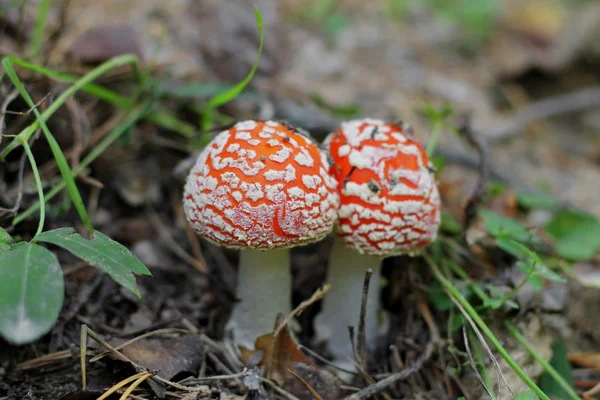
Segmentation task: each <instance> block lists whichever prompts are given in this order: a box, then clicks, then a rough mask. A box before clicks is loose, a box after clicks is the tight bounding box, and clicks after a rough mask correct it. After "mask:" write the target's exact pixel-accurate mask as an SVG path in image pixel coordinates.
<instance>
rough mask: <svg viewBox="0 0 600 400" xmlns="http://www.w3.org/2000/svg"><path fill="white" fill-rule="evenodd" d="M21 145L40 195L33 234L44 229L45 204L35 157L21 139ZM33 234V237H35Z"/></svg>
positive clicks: (27, 144) (37, 233)
mask: <svg viewBox="0 0 600 400" xmlns="http://www.w3.org/2000/svg"><path fill="white" fill-rule="evenodd" d="M21 145H22V146H23V147H24V148H25V153H27V158H28V159H29V163H30V164H31V170H32V171H33V177H34V178H35V185H36V187H37V191H38V196H39V197H40V221H39V222H38V229H37V232H36V233H35V236H37V235H39V234H40V233H42V231H43V230H44V222H45V220H46V204H45V203H44V188H43V187H42V180H41V179H40V173H39V171H38V168H37V163H36V162H35V157H34V156H33V153H32V152H31V147H29V143H27V142H25V141H23V143H21ZM35 236H34V237H33V238H34V239H35Z"/></svg>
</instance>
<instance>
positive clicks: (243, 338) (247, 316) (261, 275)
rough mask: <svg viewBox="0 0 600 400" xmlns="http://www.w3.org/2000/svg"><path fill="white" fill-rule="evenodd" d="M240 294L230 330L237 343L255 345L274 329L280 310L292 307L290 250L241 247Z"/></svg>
mask: <svg viewBox="0 0 600 400" xmlns="http://www.w3.org/2000/svg"><path fill="white" fill-rule="evenodd" d="M237 282H238V283H237V296H236V297H237V298H238V299H239V302H238V303H237V304H236V305H235V306H234V308H233V313H232V314H231V319H230V320H229V323H228V325H227V330H228V331H230V332H231V334H232V336H233V341H234V343H235V344H236V345H238V346H243V347H246V348H248V349H250V350H253V349H254V344H255V342H256V339H257V338H258V337H260V336H262V335H264V334H266V333H269V332H272V331H273V329H274V327H275V319H276V317H277V314H278V313H280V312H281V313H283V314H284V315H287V314H288V313H289V312H290V311H291V309H292V306H291V301H292V300H291V296H292V294H291V287H292V275H291V273H290V252H289V250H288V249H282V250H267V251H259V250H242V251H241V252H240V265H239V271H238V281H237Z"/></svg>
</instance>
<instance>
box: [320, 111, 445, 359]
mask: <svg viewBox="0 0 600 400" xmlns="http://www.w3.org/2000/svg"><path fill="white" fill-rule="evenodd" d="M325 147H326V150H327V152H328V157H329V160H330V164H331V165H330V173H331V174H332V175H333V176H334V177H335V178H336V180H337V181H338V193H339V195H340V207H339V211H338V225H337V229H336V231H337V235H336V238H335V241H334V245H333V249H332V251H331V254H330V258H329V269H328V277H327V280H328V282H329V283H331V284H332V287H331V289H330V291H329V293H328V294H327V296H326V297H325V299H324V301H323V309H322V311H321V313H320V314H319V315H318V316H317V318H316V319H315V330H316V333H317V337H318V339H321V340H327V341H328V349H329V351H330V352H331V353H332V355H333V356H334V358H335V359H337V360H338V361H339V362H341V363H345V362H346V360H347V358H348V357H351V356H352V347H351V342H350V341H349V339H348V326H350V325H353V326H357V324H358V320H359V313H360V303H361V293H362V286H363V281H364V275H365V272H366V270H367V269H368V268H371V269H372V270H373V275H372V278H371V285H370V288H369V298H368V303H367V304H368V309H367V315H366V321H365V322H366V324H365V326H366V336H367V340H368V345H369V347H372V346H373V344H374V339H375V338H376V334H377V330H378V323H377V320H378V319H377V313H378V309H379V291H378V287H379V281H380V265H381V261H382V259H383V258H385V257H389V256H393V255H400V254H409V255H414V254H417V253H419V252H420V251H421V250H422V249H423V248H424V247H425V246H426V245H427V244H429V243H431V242H432V241H433V240H435V237H436V234H437V230H438V227H439V225H440V196H439V193H438V189H437V186H436V183H435V177H434V174H433V172H432V166H431V164H430V162H429V159H428V157H427V155H426V153H425V151H424V150H423V147H422V146H421V145H420V144H419V143H418V142H417V141H416V140H414V139H413V137H412V129H411V128H410V126H409V125H408V124H402V123H400V124H391V123H386V122H384V121H381V120H376V119H362V120H354V121H349V122H346V123H343V124H342V126H341V128H340V129H339V130H337V131H336V132H333V133H332V134H330V135H329V136H328V137H327V138H326V140H325Z"/></svg>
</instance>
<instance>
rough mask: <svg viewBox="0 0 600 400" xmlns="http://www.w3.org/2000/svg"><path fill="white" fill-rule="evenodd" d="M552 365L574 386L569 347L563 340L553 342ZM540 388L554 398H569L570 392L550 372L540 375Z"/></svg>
mask: <svg viewBox="0 0 600 400" xmlns="http://www.w3.org/2000/svg"><path fill="white" fill-rule="evenodd" d="M550 365H551V366H552V367H553V368H554V369H555V370H556V372H557V373H558V374H559V375H560V376H561V377H562V378H563V379H564V380H565V382H566V383H567V384H568V385H569V386H570V387H573V384H574V382H573V370H572V369H571V364H570V363H569V359H568V358H567V349H566V347H565V343H564V342H563V341H562V340H555V341H554V342H552V358H550ZM540 389H542V390H543V391H544V392H545V393H546V394H547V395H548V396H550V397H551V398H553V399H568V398H570V397H571V396H569V393H567V391H566V390H565V388H563V387H562V386H561V385H560V384H559V383H558V382H557V381H556V380H555V379H554V378H553V377H552V376H551V375H550V374H549V373H548V372H544V373H543V374H542V376H541V377H540Z"/></svg>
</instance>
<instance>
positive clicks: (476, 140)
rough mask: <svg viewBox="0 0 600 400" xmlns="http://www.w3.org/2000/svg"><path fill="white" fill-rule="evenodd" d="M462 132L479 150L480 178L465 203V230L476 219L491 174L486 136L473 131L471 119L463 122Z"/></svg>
mask: <svg viewBox="0 0 600 400" xmlns="http://www.w3.org/2000/svg"><path fill="white" fill-rule="evenodd" d="M460 132H461V133H462V134H463V135H464V136H465V138H466V139H467V141H468V142H469V144H470V145H471V146H473V147H474V148H475V150H477V153H478V155H479V168H478V172H479V173H478V175H479V176H478V179H477V185H476V186H475V190H474V191H473V193H472V194H471V196H470V197H469V200H467V204H466V205H465V213H464V214H465V216H464V221H463V230H464V232H466V231H467V229H469V227H470V226H471V223H472V222H473V220H474V219H475V216H476V215H477V208H478V207H479V204H481V202H482V201H483V197H484V196H485V193H486V187H487V183H488V180H489V175H490V167H489V164H488V162H489V159H488V153H487V144H486V142H485V140H484V138H483V137H482V136H481V135H478V134H477V133H476V132H474V131H473V127H472V125H471V122H470V121H469V119H466V120H465V121H464V123H463V126H462V127H461V128H460Z"/></svg>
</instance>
